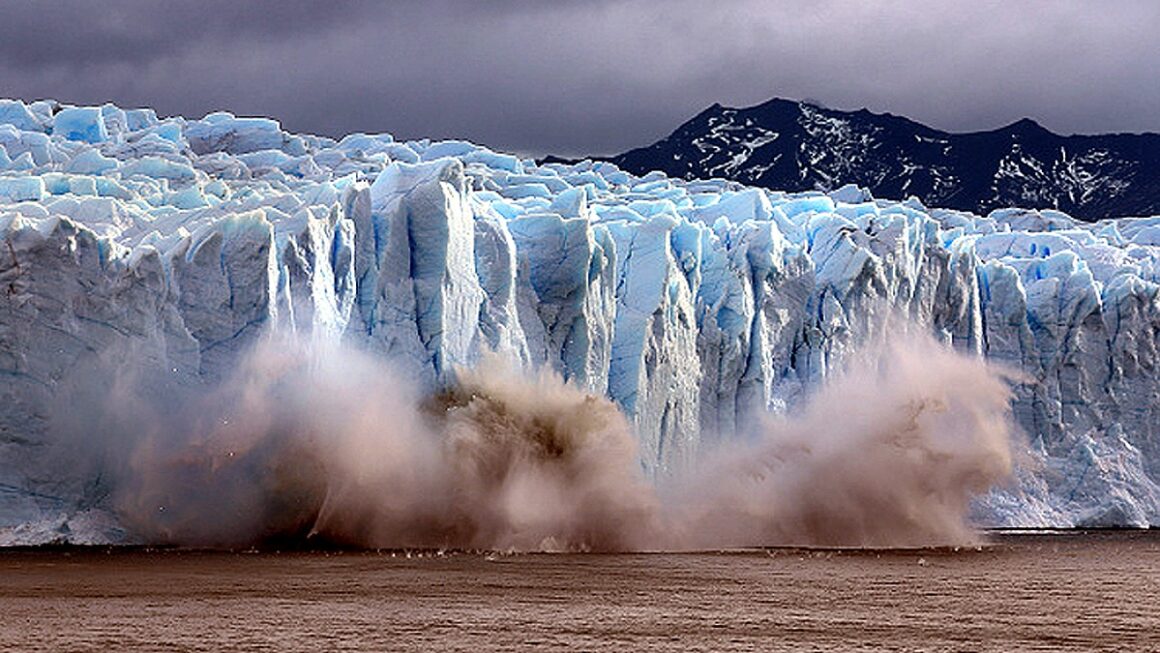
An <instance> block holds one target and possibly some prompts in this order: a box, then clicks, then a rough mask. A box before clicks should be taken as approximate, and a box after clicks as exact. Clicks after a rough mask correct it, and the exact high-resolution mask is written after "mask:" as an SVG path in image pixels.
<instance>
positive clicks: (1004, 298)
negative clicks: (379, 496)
mask: <svg viewBox="0 0 1160 653" xmlns="http://www.w3.org/2000/svg"><path fill="white" fill-rule="evenodd" d="M0 238H2V239H3V245H0V290H2V292H0V296H2V297H3V299H2V300H0V301H2V302H3V308H2V309H0V401H2V406H3V408H2V409H0V541H35V540H36V539H37V538H41V537H44V538H50V539H51V538H60V537H64V538H65V539H68V538H69V537H73V538H74V539H78V538H79V539H84V537H85V536H84V535H78V534H76V531H78V529H80V530H81V531H85V529H88V530H87V531H86V532H89V531H94V530H100V529H101V528H105V529H106V530H108V529H110V528H112V529H115V526H110V525H109V524H108V523H107V520H105V519H104V517H102V515H101V514H100V510H99V507H100V504H101V489H100V488H101V483H100V479H95V478H91V477H89V476H86V473H87V472H86V471H85V470H87V469H88V467H86V466H76V467H69V468H66V469H65V471H63V472H62V469H61V468H60V466H59V465H56V464H54V463H53V460H52V454H50V453H49V452H50V450H52V449H53V447H52V446H51V445H52V444H53V442H52V435H51V432H52V429H51V424H50V422H51V420H52V419H53V416H54V415H56V414H58V413H59V412H60V408H59V407H60V405H61V402H62V401H64V400H65V399H66V398H68V397H71V396H72V395H71V394H70V393H71V392H72V390H71V389H70V388H71V386H70V379H71V378H75V376H76V375H77V370H85V369H90V368H92V367H93V366H95V365H97V364H98V363H99V362H100V361H107V359H109V358H110V357H114V358H115V357H117V356H124V355H128V352H131V355H132V356H133V357H135V358H142V359H144V360H148V361H150V362H152V363H153V364H155V365H156V366H158V367H159V368H163V369H165V370H167V371H168V372H169V373H170V374H171V375H172V376H173V378H174V379H178V380H180V379H205V378H214V377H215V376H218V375H221V374H223V373H224V371H225V370H227V369H229V367H230V365H231V363H233V362H235V361H236V360H237V359H238V357H239V355H240V354H241V353H242V352H244V351H245V350H246V349H247V348H248V347H250V346H252V345H253V344H254V343H255V342H256V341H257V340H258V339H260V338H262V337H263V334H266V333H269V332H270V331H271V330H272V327H278V328H280V329H281V330H285V331H290V332H294V333H296V334H298V335H299V336H301V337H303V338H307V339H317V340H320V341H325V342H343V343H346V344H350V345H352V346H355V347H358V348H360V349H364V350H367V351H370V352H374V353H376V354H378V355H381V356H383V357H387V358H389V359H390V360H391V361H392V362H393V363H394V365H395V367H396V369H399V370H401V371H402V372H403V373H404V374H407V375H409V376H410V378H413V379H417V380H418V381H419V382H420V383H421V384H423V385H424V386H425V387H428V388H431V389H435V388H437V387H439V386H440V385H441V384H442V383H444V382H446V381H447V380H449V379H450V378H452V376H453V375H454V374H455V370H456V366H458V365H464V364H467V365H470V364H472V363H474V362H476V361H477V360H478V358H479V357H480V356H481V353H482V352H485V351H487V350H496V351H499V352H501V353H503V354H505V355H507V356H509V357H511V358H514V359H515V360H518V361H521V362H522V363H524V364H526V365H528V366H548V367H551V368H553V369H555V370H557V371H558V372H560V373H561V374H562V375H563V376H564V377H565V378H566V379H568V380H569V381H571V382H572V383H574V384H576V385H578V386H580V387H582V388H584V389H586V390H588V391H590V392H594V393H600V394H604V395H606V396H608V397H609V398H611V399H613V400H614V401H615V402H616V403H617V404H618V405H619V406H620V407H621V408H622V409H623V410H624V411H625V413H626V414H627V415H628V416H629V417H630V419H631V420H632V421H633V424H634V427H635V431H636V433H637V436H638V439H639V444H640V454H641V463H642V465H643V466H644V468H645V469H646V470H648V471H649V472H650V473H653V474H664V473H665V472H666V471H667V470H671V469H675V468H679V467H681V466H683V465H685V464H687V463H688V462H689V461H690V460H692V459H693V458H694V457H696V456H697V454H698V451H700V450H702V449H704V448H705V447H706V446H709V445H710V444H711V443H712V442H713V441H716V440H728V439H732V438H736V437H744V434H745V433H746V432H747V428H748V426H749V425H751V424H752V423H753V421H754V419H755V418H756V417H757V416H759V415H761V414H762V413H764V412H765V411H767V410H774V411H785V410H791V409H793V407H794V406H795V405H798V403H799V402H800V401H801V400H802V398H803V397H804V395H805V394H806V393H808V392H809V391H810V389H811V388H814V387H817V385H818V383H819V381H821V380H822V379H824V378H826V376H827V375H828V374H829V373H830V372H831V371H832V370H834V369H836V368H837V367H838V366H840V365H841V364H842V362H843V360H844V358H845V357H846V356H847V355H848V353H849V352H850V351H851V350H852V349H853V348H855V347H857V346H858V344H859V343H861V342H864V341H865V340H866V339H868V338H871V339H872V338H880V337H888V336H889V332H890V330H891V329H894V328H897V325H898V324H899V322H900V319H899V318H900V317H901V318H905V320H904V321H906V322H908V323H911V324H917V325H919V326H921V327H922V328H924V329H927V330H929V331H930V332H931V333H933V334H935V335H936V336H937V337H938V338H940V339H941V340H943V341H945V342H946V343H948V344H951V345H953V346H954V347H956V348H958V349H960V350H962V351H966V352H972V353H976V354H979V355H983V356H986V357H988V358H990V359H991V360H993V361H997V362H999V363H1002V364H1004V365H1007V366H1010V367H1012V368H1015V369H1017V370H1019V371H1020V372H1021V373H1022V377H1021V378H1022V383H1021V384H1020V385H1019V386H1018V387H1017V388H1016V394H1017V400H1016V403H1015V406H1014V409H1015V414H1016V417H1017V419H1018V422H1019V425H1020V426H1021V427H1022V429H1023V430H1024V431H1025V432H1026V434H1027V436H1028V440H1029V441H1028V443H1027V445H1026V449H1027V451H1026V452H1024V453H1025V455H1024V456H1023V462H1024V464H1023V465H1022V466H1021V472H1020V475H1019V478H1018V479H1017V480H1016V481H1015V482H1013V483H1012V484H1011V486H1010V487H1007V488H1004V489H1002V490H999V491H996V492H994V493H992V494H991V495H990V496H989V497H987V498H986V500H984V501H982V502H981V503H980V505H979V506H978V508H977V510H978V512H979V517H980V519H981V520H983V521H984V522H986V523H990V524H995V525H1022V526H1070V525H1146V524H1154V525H1155V524H1160V487H1158V485H1157V483H1156V481H1155V479H1160V426H1158V425H1160V414H1158V413H1160V374H1158V372H1157V368H1156V366H1157V364H1158V362H1160V354H1158V347H1160V303H1158V300H1157V292H1158V290H1160V285H1158V283H1160V217H1156V218H1123V219H1118V220H1106V221H1102V222H1099V223H1095V224H1088V223H1082V222H1078V221H1075V220H1073V219H1071V218H1070V217H1068V216H1066V215H1064V214H1061V213H1058V212H1052V211H1040V212H1034V211H1022V210H1015V209H1010V210H1001V211H996V212H993V213H992V214H990V215H988V216H985V217H984V216H977V215H972V214H968V213H963V212H958V211H947V210H939V209H928V208H926V207H924V206H922V205H921V204H920V203H918V202H917V201H915V200H913V199H912V200H908V201H905V202H897V201H887V200H880V199H874V198H872V197H870V196H869V194H868V193H866V192H865V191H861V190H859V189H856V188H850V187H847V188H843V189H841V190H839V191H836V192H834V193H831V194H829V195H827V194H822V193H801V194H785V193H779V192H772V191H767V190H762V189H757V188H749V187H745V186H742V185H739V184H736V183H733V182H726V181H721V180H701V181H683V180H677V179H670V178H667V177H665V176H664V175H662V174H659V173H653V174H649V175H646V176H644V177H636V176H633V175H630V174H628V173H625V172H623V171H621V170H619V169H617V168H616V167H615V166H613V165H611V164H608V163H603V162H584V163H580V164H577V165H571V166H569V165H560V164H546V165H538V164H537V163H536V162H534V161H531V160H527V159H521V158H519V157H516V156H512V155H508V154H503V153H497V152H492V151H490V150H488V149H486V148H483V147H479V146H476V145H473V144H470V143H466V142H460V141H443V142H431V141H427V140H422V141H409V142H397V141H395V140H394V139H393V138H392V137H391V136H389V135H385V134H379V135H367V134H353V135H349V136H347V137H345V138H343V139H341V140H334V139H330V138H325V137H317V136H310V135H296V134H291V133H287V132H285V131H283V130H282V129H281V127H280V125H279V124H278V123H277V122H276V121H274V120H270V119H264V118H262V119H259V118H238V117H235V116H233V115H231V114H228V113H213V114H210V115H208V116H206V117H204V118H202V119H201V120H189V119H185V118H181V117H173V118H159V117H158V116H157V115H156V114H155V113H154V112H153V111H151V110H148V109H135V110H125V109H122V108H119V107H116V106H113V105H104V106H100V107H72V106H65V105H61V104H58V103H56V102H52V101H39V102H33V103H30V104H27V103H24V102H21V101H17V100H3V101H0ZM70 470H71V471H70ZM94 524H95V526H94ZM62 533H63V535H62ZM70 533H71V535H70ZM5 538H7V539H6V540H5Z"/></svg>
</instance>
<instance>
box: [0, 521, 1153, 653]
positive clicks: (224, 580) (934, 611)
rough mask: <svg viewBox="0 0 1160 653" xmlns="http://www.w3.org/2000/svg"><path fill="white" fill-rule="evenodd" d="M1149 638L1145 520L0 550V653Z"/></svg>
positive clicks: (1054, 644)
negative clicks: (632, 550) (661, 536)
mask: <svg viewBox="0 0 1160 653" xmlns="http://www.w3.org/2000/svg"><path fill="white" fill-rule="evenodd" d="M528 649H544V650H601V651H612V650H645V649H648V650H668V651H716V650H739V651H768V650H888V651H912V650H914V651H917V650H924V651H925V650H962V651H968V650H969V651H980V650H983V651H1015V650H1024V651H1036V650H1042V651H1058V650H1074V651H1092V650H1108V651H1112V650H1116V651H1160V532H1156V531H1151V532H1147V531H1145V532H1107V533H1089V534H1055V535H1043V534H1037V535H992V536H991V543H990V544H988V545H986V546H983V547H981V548H974V547H971V548H962V549H959V550H954V549H945V550H944V549H939V550H910V551H880V552H866V551H834V550H801V549H777V550H758V551H741V552H727V553H713V552H709V553H681V554H668V553H656V554H638V555H549V554H538V555H511V556H503V555H494V554H492V555H487V554H467V553H457V554H445V555H438V554H435V553H426V554H422V555H417V554H414V553H412V554H410V556H408V555H407V554H405V553H401V552H394V553H391V552H362V553H337V554H336V553H281V554H279V553H204V552H181V551H159V552H149V551H142V550H118V551H106V550H104V549H101V550H91V551H77V550H73V551H8V552H3V553H0V651H101V652H103V653H104V652H110V651H127V650H134V651H136V650H142V651H145V650H148V651H386V650H390V651H408V650H410V651H429V650H452V651H479V650H528Z"/></svg>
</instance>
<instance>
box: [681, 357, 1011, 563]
mask: <svg viewBox="0 0 1160 653" xmlns="http://www.w3.org/2000/svg"><path fill="white" fill-rule="evenodd" d="M1008 381H1009V377H1007V376H1006V375H1005V374H1003V373H1002V372H1000V371H998V370H996V369H995V368H993V367H991V366H989V365H987V364H986V363H984V362H983V361H981V360H979V359H975V358H970V357H967V356H964V355H961V354H958V353H955V352H953V351H951V350H949V349H946V348H944V347H943V346H941V345H938V344H936V343H935V342H934V341H933V340H931V339H930V338H925V337H921V336H914V335H907V336H904V337H902V338H900V339H897V340H894V341H892V342H890V343H885V344H881V345H879V346H876V347H873V348H871V349H867V350H864V351H862V352H861V353H860V354H858V355H857V356H856V357H855V360H854V361H853V362H852V364H851V365H850V366H849V367H848V368H847V369H846V370H844V371H843V372H842V373H841V374H839V375H838V376H837V378H835V379H833V380H831V381H830V382H829V383H827V384H825V385H824V386H823V387H822V388H821V389H820V391H819V392H817V393H816V394H815V395H814V396H813V397H812V398H811V399H810V400H809V401H808V403H807V405H806V406H805V407H804V409H803V410H802V411H801V413H800V414H797V415H795V416H793V417H791V418H769V420H768V421H767V423H766V424H765V425H764V429H763V432H762V434H761V437H760V438H759V439H758V440H757V441H756V442H754V443H750V444H746V445H743V446H739V447H733V448H729V449H726V450H724V451H720V452H717V453H716V455H715V456H712V457H711V458H710V460H709V461H708V462H707V463H706V464H705V465H704V466H703V467H702V468H701V469H699V470H697V472H696V473H695V475H694V478H692V479H691V480H685V481H682V482H680V483H679V484H678V485H677V487H676V488H675V490H674V495H675V500H674V502H673V504H674V505H675V506H676V512H677V516H676V517H675V518H674V519H672V522H673V523H675V524H676V525H677V526H678V528H679V532H678V534H677V535H678V541H679V542H681V543H683V544H684V545H686V546H694V547H706V546H742V545H768V544H783V545H824V546H870V547H889V546H923V545H939V544H957V543H966V542H970V541H972V540H973V539H974V538H975V533H974V531H973V529H972V528H971V526H970V524H969V522H968V520H967V514H968V509H969V504H970V501H971V498H972V497H974V496H976V495H978V494H981V493H983V492H986V491H987V490H988V489H990V488H991V487H992V486H993V485H995V484H996V483H999V482H1000V481H1002V480H1004V479H1005V478H1006V477H1008V476H1009V475H1010V473H1011V469H1012V454H1011V438H1012V429H1013V424H1012V420H1011V415H1010V408H1009V406H1010V401H1011V396H1012V395H1011V389H1010V383H1009V382H1008Z"/></svg>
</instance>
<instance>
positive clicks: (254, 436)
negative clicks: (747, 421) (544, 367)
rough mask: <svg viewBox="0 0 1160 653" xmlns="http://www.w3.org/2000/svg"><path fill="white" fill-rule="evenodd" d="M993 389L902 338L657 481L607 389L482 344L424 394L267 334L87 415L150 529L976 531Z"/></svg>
mask: <svg viewBox="0 0 1160 653" xmlns="http://www.w3.org/2000/svg"><path fill="white" fill-rule="evenodd" d="M143 385H148V386H149V392H151V393H152V394H151V396H149V397H147V399H137V397H138V396H139V395H140V394H141V392H142V387H143ZM158 387H162V388H163V389H161V390H158ZM1010 398H1011V395H1010V389H1009V383H1008V382H1007V380H1006V379H1005V378H1004V376H1003V374H1001V373H999V372H997V371H996V370H994V369H993V368H991V367H989V366H988V365H987V364H985V363H984V362H982V361H980V360H978V359H974V358H969V357H965V356H962V355H960V354H956V353H954V352H952V351H949V350H947V349H944V348H943V347H941V346H939V345H937V344H935V343H933V342H932V341H930V340H929V339H926V338H919V337H913V336H907V337H905V338H902V339H900V340H898V341H897V342H895V343H894V344H889V345H884V346H880V347H875V348H871V349H867V350H865V351H863V352H862V354H861V355H859V356H857V357H856V358H855V360H854V362H853V363H852V364H851V365H850V366H849V367H848V369H847V370H846V371H845V372H844V373H842V374H839V375H838V376H836V377H835V378H833V379H832V380H831V381H830V382H828V383H827V384H825V385H824V386H823V387H821V388H820V389H819V390H818V391H817V392H816V393H815V394H814V395H813V397H812V398H811V399H810V400H809V401H808V402H807V404H806V405H805V406H803V407H802V408H801V410H800V411H799V412H798V413H796V414H795V415H794V416H792V417H782V418H773V417H770V418H769V420H768V422H767V423H766V424H764V425H763V428H762V430H761V433H760V435H759V437H757V438H755V439H754V440H752V441H748V442H745V443H742V444H735V445H732V446H729V447H726V448H723V449H721V450H718V451H715V452H709V453H707V454H706V455H705V457H704V462H703V463H702V464H700V465H698V466H697V467H696V468H695V469H691V470H687V471H685V472H684V473H679V474H676V475H674V476H672V477H670V478H666V479H662V480H661V483H660V485H659V489H658V486H657V485H654V484H653V483H650V482H649V480H648V479H646V478H645V476H644V474H643V472H642V471H641V467H640V465H639V462H638V459H637V450H636V440H635V437H634V435H633V431H632V428H631V425H630V423H629V421H628V420H627V419H626V418H625V417H624V415H622V414H621V413H620V412H619V411H618V410H617V408H616V406H615V405H614V404H613V403H611V402H610V401H608V400H607V399H605V398H603V397H598V396H593V395H590V394H586V393H584V392H582V391H580V390H578V389H576V388H574V387H572V386H570V385H568V384H567V383H565V382H564V381H563V380H562V379H561V378H560V377H559V376H558V375H556V374H554V373H551V372H549V371H540V372H539V373H537V374H529V373H527V372H523V371H518V370H515V369H513V368H511V367H510V366H507V365H505V364H504V362H503V361H501V360H500V359H498V358H497V357H494V356H492V357H487V358H485V360H484V361H483V362H482V363H481V364H480V365H479V366H478V367H476V368H474V369H465V370H460V374H459V380H458V382H457V383H456V384H454V385H453V386H451V387H449V388H447V389H446V390H445V391H444V392H442V393H440V394H438V395H436V396H433V397H431V396H427V397H424V396H421V395H420V393H419V392H418V391H417V390H416V388H414V386H413V385H412V384H410V383H408V382H406V381H405V380H404V379H401V378H399V377H397V376H396V375H394V374H393V373H392V372H391V371H390V369H388V368H387V367H386V366H384V364H383V363H382V362H381V361H379V360H377V359H373V358H371V357H369V356H366V355H362V354H359V353H356V352H350V351H346V350H343V349H340V348H334V347H318V346H311V345H305V344H302V343H299V342H295V341H292V340H285V339H279V338H272V339H269V340H267V341H265V342H264V343H263V344H261V345H260V346H258V347H257V348H255V349H254V350H253V351H252V352H251V353H250V354H249V355H248V356H246V357H245V358H244V359H243V361H242V362H241V364H240V365H239V366H238V367H237V369H236V371H235V372H234V373H233V375H232V376H229V377H228V378H226V379H224V380H222V381H221V382H220V383H216V384H214V385H213V386H212V387H194V388H190V387H178V388H172V387H165V386H158V385H157V384H143V377H142V376H141V375H140V374H139V373H131V374H122V375H120V376H119V377H118V380H117V381H116V382H115V383H113V384H112V385H111V390H110V396H108V397H105V399H104V401H102V402H101V405H102V407H103V408H102V409H101V411H100V416H99V419H98V420H96V421H98V422H99V423H100V424H99V426H98V427H97V430H99V431H102V432H112V431H115V432H117V433H118V434H120V435H119V436H118V437H116V438H109V441H111V442H116V443H117V451H129V452H131V453H130V455H128V456H127V457H126V456H124V455H123V454H121V455H120V458H119V459H118V457H117V454H116V453H115V452H107V455H106V456H105V460H106V461H107V462H106V465H105V470H104V472H103V473H106V474H108V475H109V476H110V477H111V478H113V479H114V480H113V482H112V486H113V492H112V498H111V501H112V503H113V504H114V505H115V508H116V510H117V512H118V514H119V515H120V516H121V519H122V521H123V522H124V523H125V524H126V525H127V526H128V527H129V528H130V529H131V530H132V531H133V532H134V533H136V534H137V536H138V537H139V538H140V539H141V540H143V541H147V542H159V543H160V542H165V543H176V544H183V545H198V546H229V547H235V546H247V545H251V544H261V543H271V542H279V541H288V542H306V543H310V542H315V543H337V544H341V545H347V546H358V547H375V548H394V547H398V548H406V547H430V548H440V547H450V548H466V549H494V550H519V551H529V550H597V551H630V550H658V549H669V550H671V549H689V548H706V547H736V546H763V545H786V544H792V545H843V546H898V545H919V544H921V545H926V544H953V543H962V542H967V541H970V540H972V538H973V531H972V529H971V527H970V524H969V522H968V520H967V513H968V507H969V503H970V500H971V498H972V497H973V496H975V495H977V494H978V493H981V492H985V491H986V490H987V489H988V488H990V487H991V486H992V485H994V484H995V483H997V482H999V481H1001V480H1002V479H1003V478H1004V477H1006V476H1007V475H1008V474H1009V473H1010V469H1011V453H1010V438H1011V420H1010V414H1009V403H1010ZM125 433H132V434H133V435H132V436H125V435H124V434H125ZM126 437H128V439H126ZM108 461H112V462H108Z"/></svg>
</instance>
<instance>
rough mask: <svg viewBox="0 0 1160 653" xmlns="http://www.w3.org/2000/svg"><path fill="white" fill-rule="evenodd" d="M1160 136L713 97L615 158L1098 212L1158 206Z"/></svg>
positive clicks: (978, 203)
mask: <svg viewBox="0 0 1160 653" xmlns="http://www.w3.org/2000/svg"><path fill="white" fill-rule="evenodd" d="M734 114H736V115H734ZM721 116H724V117H725V119H724V120H716V119H714V118H717V117H721ZM816 117H820V118H823V119H821V120H818V119H815V118H816ZM1156 138H1158V137H1157V136H1156V135H1150V134H1146V135H1115V136H1060V135H1058V134H1055V133H1053V132H1051V131H1050V130H1048V129H1047V128H1045V127H1043V126H1042V125H1040V124H1039V123H1038V122H1036V121H1035V120H1033V119H1031V118H1023V119H1021V120H1018V121H1016V122H1013V123H1011V124H1010V125H1007V126H1005V127H1001V128H999V129H995V130H990V131H983V132H972V133H950V132H945V131H941V130H937V129H933V128H931V127H928V126H926V125H923V124H921V123H917V122H914V121H913V120H910V119H909V118H906V117H904V116H897V115H892V114H889V113H883V114H878V113H874V112H872V111H870V110H869V109H865V108H863V109H859V110H857V111H842V110H839V109H831V108H828V107H825V106H824V105H822V104H821V103H818V102H814V101H811V100H801V101H795V100H788V99H785V98H780V97H775V98H771V99H769V100H766V101H765V102H762V103H761V104H757V105H754V106H751V107H747V108H741V109H734V108H729V107H724V106H722V105H721V104H719V103H714V104H713V106H711V107H709V108H708V109H706V110H705V111H703V112H702V113H701V114H699V115H698V116H697V117H696V118H694V119H692V120H689V121H688V122H686V123H684V124H683V125H681V126H680V127H679V128H678V129H677V130H676V131H675V132H673V134H671V135H670V136H668V137H666V138H665V139H663V140H661V141H658V142H657V143H654V144H653V145H650V146H647V147H642V148H638V149H635V150H631V151H629V152H625V153H624V154H621V155H619V156H615V157H611V161H613V162H614V163H616V164H617V165H619V166H620V167H621V168H623V169H624V170H626V171H628V172H632V173H635V174H640V175H643V174H647V173H648V172H650V171H653V170H660V171H663V172H665V173H667V174H669V175H670V176H673V177H679V178H684V179H693V178H713V177H722V178H726V179H731V180H733V181H738V182H741V183H745V184H750V185H755V186H763V187H765V188H769V189H773V190H783V191H791V192H793V191H807V190H824V191H831V190H835V189H837V188H840V187H841V186H843V185H846V184H855V185H857V186H859V187H862V188H865V189H867V190H869V191H870V192H871V193H872V194H873V195H874V196H875V197H880V198H893V199H899V198H904V197H909V196H912V195H913V196H915V197H918V199H919V200H921V201H922V202H923V204H925V205H926V206H938V207H945V208H953V209H960V210H966V211H972V212H975V213H979V214H983V215H985V214H987V213H988V212H990V211H991V210H992V209H994V208H998V207H1005V206H1022V207H1024V208H1051V209H1058V210H1062V211H1065V212H1068V213H1071V214H1072V215H1075V216H1076V217H1079V218H1081V219H1086V220H1097V219H1100V218H1105V217H1114V216H1118V215H1152V214H1156V213H1160V148H1157V147H1156V146H1155V142H1156V141H1155V139H1156ZM1016 147H1018V149H1016ZM1063 158H1066V159H1067V160H1066V161H1064V160H1063ZM1076 166H1079V167H1076ZM1069 170H1070V171H1071V172H1068V171H1069ZM1076 172H1079V173H1080V174H1079V175H1078V176H1077V175H1076V174H1075V173H1076Z"/></svg>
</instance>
